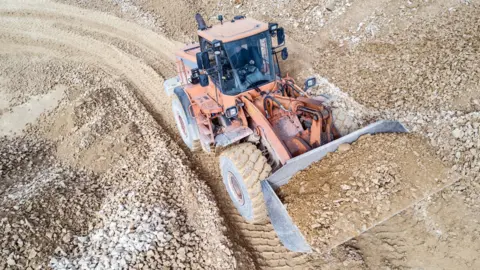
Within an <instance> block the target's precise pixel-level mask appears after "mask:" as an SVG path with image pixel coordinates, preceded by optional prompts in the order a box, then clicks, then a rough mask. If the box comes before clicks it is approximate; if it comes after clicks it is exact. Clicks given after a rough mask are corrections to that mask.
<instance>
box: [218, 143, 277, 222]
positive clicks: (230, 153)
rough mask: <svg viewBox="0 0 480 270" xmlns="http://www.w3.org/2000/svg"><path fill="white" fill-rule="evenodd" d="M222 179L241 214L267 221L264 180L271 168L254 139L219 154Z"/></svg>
mask: <svg viewBox="0 0 480 270" xmlns="http://www.w3.org/2000/svg"><path fill="white" fill-rule="evenodd" d="M220 170H221V172H222V178H223V183H224V184H225V188H226V189H227V191H228V194H229V195H230V199H232V202H233V204H234V205H235V207H236V208H237V210H238V212H239V213H240V215H241V216H242V217H243V218H244V219H245V220H246V221H247V222H248V223H253V224H264V223H265V222H266V221H268V214H267V208H266V205H265V201H264V199H263V192H262V186H261V183H260V182H261V181H262V180H263V179H265V178H267V177H268V176H269V175H270V172H271V171H272V168H271V167H270V165H269V164H268V163H267V159H266V158H265V157H264V156H263V155H262V152H261V151H260V150H259V149H257V148H256V147H255V145H253V144H251V143H242V144H238V145H235V146H233V147H231V148H229V149H227V150H225V151H224V152H222V154H221V155H220Z"/></svg>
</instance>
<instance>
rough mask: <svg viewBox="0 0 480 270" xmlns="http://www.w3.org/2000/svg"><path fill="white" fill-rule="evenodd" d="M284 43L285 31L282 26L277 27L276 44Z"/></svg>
mask: <svg viewBox="0 0 480 270" xmlns="http://www.w3.org/2000/svg"><path fill="white" fill-rule="evenodd" d="M284 43H285V31H284V30H283V27H280V28H278V29H277V44H278V46H281V45H283V44H284Z"/></svg>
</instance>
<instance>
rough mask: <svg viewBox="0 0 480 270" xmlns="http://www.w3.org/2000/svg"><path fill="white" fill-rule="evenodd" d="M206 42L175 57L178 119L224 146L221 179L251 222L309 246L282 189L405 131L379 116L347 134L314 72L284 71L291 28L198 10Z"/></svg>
mask: <svg viewBox="0 0 480 270" xmlns="http://www.w3.org/2000/svg"><path fill="white" fill-rule="evenodd" d="M195 19H196V21H197V24H198V42H197V43H194V44H190V45H187V46H186V47H185V48H183V49H182V50H180V51H179V52H177V53H176V67H177V72H178V74H177V76H175V77H173V78H171V79H168V80H166V81H165V84H164V87H165V91H166V92H167V94H168V95H169V96H171V97H172V110H173V115H174V117H175V122H176V125H177V128H178V131H179V133H180V136H181V137H182V139H183V142H184V143H185V144H186V145H187V146H188V148H189V149H190V150H191V151H193V152H195V151H206V152H211V151H218V149H222V151H221V154H220V155H219V156H220V158H219V163H220V169H221V174H222V178H223V182H224V184H225V187H226V190H227V191H228V193H229V195H230V197H231V199H232V202H233V204H234V205H235V207H236V208H237V210H238V212H239V213H240V214H241V216H243V217H244V219H245V220H246V221H247V222H250V223H255V224H265V222H268V221H270V222H271V223H272V225H273V227H274V228H275V231H276V233H277V235H278V237H279V239H280V240H281V242H282V243H283V245H284V246H285V247H287V248H288V249H290V250H292V251H297V252H309V251H311V248H310V246H309V244H308V243H307V242H306V241H305V238H304V236H303V235H302V233H301V232H300V231H299V230H298V228H297V227H296V226H295V224H294V223H293V222H292V219H291V218H290V216H289V215H288V213H287V211H286V209H285V207H284V205H283V204H282V202H281V201H280V200H279V198H278V196H277V195H276V194H275V192H274V190H275V189H277V188H278V187H280V186H282V185H284V184H286V183H288V180H289V179H290V178H291V177H292V176H293V175H294V174H295V173H296V172H298V171H299V170H302V169H305V168H306V167H308V166H309V165H310V164H311V163H313V162H316V161H318V160H320V159H321V158H322V157H324V156H325V155H326V154H327V153H329V152H333V151H335V150H336V149H337V148H338V146H339V145H340V144H343V143H351V142H354V141H355V140H357V139H358V138H359V137H360V136H361V135H363V134H374V133H383V132H407V130H406V129H405V128H404V127H403V125H402V124H400V123H399V122H396V121H380V122H376V123H373V124H371V125H369V126H366V127H364V128H362V129H359V130H356V131H353V132H349V131H347V130H345V129H344V127H343V126H342V123H341V121H339V120H340V119H339V118H338V119H337V117H336V115H335V113H334V110H332V108H330V107H329V106H328V105H327V102H326V101H327V98H325V97H322V96H321V97H312V96H310V95H309V94H308V90H309V88H311V87H314V86H315V85H316V79H315V78H314V77H311V78H308V79H307V80H306V81H305V82H304V83H303V84H301V85H300V84H297V83H296V82H295V81H294V79H293V78H291V77H289V76H288V75H286V76H283V74H282V72H281V70H280V65H279V61H280V60H279V58H280V59H281V60H286V59H287V58H288V51H287V48H286V47H285V33H284V29H283V28H281V27H279V26H278V24H277V23H263V22H260V21H257V20H254V19H251V18H246V17H245V16H235V17H234V18H233V19H231V20H228V21H227V20H224V18H223V16H219V17H218V20H219V23H218V24H216V25H213V26H207V24H206V23H205V21H204V19H203V18H202V17H201V15H199V14H197V15H196V18H195Z"/></svg>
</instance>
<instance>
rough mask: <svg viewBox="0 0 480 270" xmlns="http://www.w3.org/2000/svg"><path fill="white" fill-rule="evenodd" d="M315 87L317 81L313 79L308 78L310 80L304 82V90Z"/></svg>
mask: <svg viewBox="0 0 480 270" xmlns="http://www.w3.org/2000/svg"><path fill="white" fill-rule="evenodd" d="M315 85H317V79H316V78H315V77H310V78H308V79H306V80H305V88H304V90H307V89H308V88H312V87H314V86H315Z"/></svg>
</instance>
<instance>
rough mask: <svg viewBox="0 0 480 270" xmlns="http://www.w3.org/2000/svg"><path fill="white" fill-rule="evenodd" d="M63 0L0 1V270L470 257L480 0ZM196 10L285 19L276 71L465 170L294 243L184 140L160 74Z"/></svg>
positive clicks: (421, 262) (378, 263) (170, 70)
mask: <svg viewBox="0 0 480 270" xmlns="http://www.w3.org/2000/svg"><path fill="white" fill-rule="evenodd" d="M61 2H63V3H66V4H69V5H63V4H58V3H52V2H48V1H47V2H45V1H33V0H32V1H20V2H18V1H2V2H1V3H0V20H1V23H0V25H1V27H0V71H1V72H0V92H1V95H2V97H6V98H4V99H1V100H0V127H1V129H0V131H1V135H7V136H8V137H7V138H5V139H2V140H1V141H0V142H1V149H2V156H1V157H2V159H1V164H0V165H1V169H0V170H1V172H0V173H1V174H0V175H1V179H2V184H1V185H0V187H1V192H0V194H1V200H2V208H1V209H0V215H1V220H0V222H2V227H1V229H0V239H2V242H1V248H2V250H1V253H0V256H1V260H0V261H1V262H3V264H2V263H0V268H7V269H10V268H19V269H24V268H27V266H30V267H32V268H33V267H34V266H36V265H44V266H45V265H50V266H51V267H53V268H58V269H63V268H69V267H71V268H72V267H73V268H74V267H79V266H80V265H82V266H84V267H85V268H89V267H92V265H97V266H100V267H103V268H106V269H108V268H112V267H113V266H112V263H120V266H121V265H123V263H125V264H128V265H129V266H132V267H136V268H142V267H146V268H148V267H151V268H156V267H159V266H161V265H173V266H176V267H182V266H185V267H192V268H195V267H201V268H217V269H225V268H233V267H235V266H236V267H237V268H240V269H252V268H278V269H282V268H284V269H288V268H291V267H297V268H301V269H305V268H317V269H318V268H322V269H346V268H349V269H397V268H416V269H453V268H454V269H475V268H479V267H480V266H479V265H478V264H479V262H478V260H477V259H476V256H475V254H478V253H479V250H480V246H479V241H478V239H477V238H478V234H479V231H478V228H479V222H480V221H479V220H478V218H477V217H478V216H479V213H480V209H479V207H478V200H479V197H480V196H479V194H480V184H479V181H480V180H479V179H478V175H479V171H480V164H479V159H478V153H479V151H480V129H479V126H480V112H479V111H478V110H479V108H478V106H477V105H478V93H480V90H479V89H478V85H480V84H479V81H480V80H479V74H478V63H479V61H478V55H480V54H479V52H478V50H479V44H478V41H479V39H478V33H480V30H479V29H478V27H479V25H480V24H479V23H478V20H479V17H480V16H479V14H480V13H479V11H478V6H477V5H478V3H476V2H475V1H456V0H455V1H448V0H442V1H435V2H424V1H407V2H404V1H399V0H382V1H328V2H327V1H320V2H318V3H317V2H315V3H314V2H312V1H298V2H295V3H287V2H278V3H275V4H274V5H272V3H271V2H270V1H262V0H261V1H210V0H207V1H202V4H201V6H200V4H199V3H196V2H191V1H177V2H168V3H165V2H164V1H160V0H158V1H157V0H155V1H153V0H152V1H146V0H145V1H129V0H122V1H120V0H119V1H101V0H98V1H76V0H67V1H61ZM72 5H73V6H72ZM327 8H328V9H327ZM87 9H88V10H87ZM196 11H201V12H202V13H204V14H206V17H208V18H211V17H213V16H214V15H216V14H218V13H223V14H225V15H226V16H227V18H228V16H231V15H232V14H246V15H247V16H252V17H255V18H257V19H263V20H265V21H278V22H280V23H281V24H282V25H284V26H285V27H286V30H287V33H288V35H289V41H288V46H289V49H290V52H291V54H290V56H291V59H289V62H290V63H291V64H290V66H289V68H288V69H284V70H288V71H290V72H291V73H293V75H295V76H298V77H301V78H304V77H306V76H307V75H311V74H317V75H318V77H319V78H320V82H321V84H320V87H318V88H317V89H314V90H313V92H314V93H318V94H320V93H325V92H326V93H329V94H331V95H333V96H334V97H335V98H336V101H335V102H336V104H337V105H338V106H341V107H346V108H348V110H349V112H350V114H351V115H354V116H355V117H356V118H357V120H358V122H359V123H368V122H370V121H372V120H375V119H379V118H390V119H398V120H400V121H402V122H404V123H405V124H406V125H407V127H409V128H410V129H411V130H412V131H413V132H415V133H416V134H418V135H420V136H423V137H425V139H426V140H427V141H428V142H429V143H430V145H431V147H433V149H435V151H436V155H438V157H439V158H440V159H441V160H442V161H443V162H444V164H449V165H450V167H451V168H452V169H453V170H455V171H456V172H457V173H458V174H459V175H460V176H461V177H462V179H461V180H460V181H459V182H457V183H455V184H454V185H452V187H450V188H448V189H446V190H444V191H443V192H441V193H439V194H437V195H435V196H431V197H429V198H428V199H427V200H426V201H423V202H422V203H421V204H418V205H416V206H415V207H413V208H411V209H409V210H407V211H405V212H403V213H401V214H400V215H398V216H396V217H395V218H393V219H391V220H389V221H387V222H385V223H383V224H381V225H379V226H377V227H375V228H374V229H372V230H370V231H369V232H367V233H365V234H363V235H361V236H360V237H357V238H356V239H354V240H352V241H350V242H348V243H346V244H344V245H341V246H339V247H338V248H336V249H334V250H332V251H331V252H330V253H327V254H320V255H319V254H313V255H302V254H295V253H290V252H287V251H286V250H285V249H284V248H282V247H281V245H280V243H279V241H278V240H277V239H276V237H275V233H274V231H273V229H272V227H271V225H268V224H267V225H263V226H253V225H248V224H245V223H244V222H243V221H242V219H241V217H240V216H238V214H237V213H236V211H235V209H234V208H233V207H232V205H231V204H230V202H229V198H228V195H226V192H225V191H224V188H223V186H222V184H221V181H220V179H219V173H218V168H217V161H216V159H215V157H212V156H208V155H198V156H190V155H189V153H188V151H186V149H185V148H184V147H183V146H182V145H181V140H180V138H179V137H178V136H177V134H176V130H175V126H174V122H173V121H172V119H171V118H172V117H171V115H170V112H169V109H168V108H169V107H170V104H169V100H168V98H166V97H165V95H164V94H163V90H162V83H163V80H164V78H168V77H170V76H173V75H174V73H175V69H174V65H173V52H174V51H175V49H176V48H178V47H180V46H181V43H180V42H178V41H182V42H185V41H194V40H195V39H194V38H193V35H194V32H193V31H194V30H195V25H194V21H193V16H192V14H194V13H195V12H196ZM212 21H213V20H212V19H210V22H212ZM171 22H176V23H171ZM300 52H301V53H300ZM25 112H30V113H28V114H27V115H28V117H26V116H25ZM45 112H48V113H45ZM152 116H153V117H152ZM25 127H26V129H24V128H25ZM22 129H24V132H21V131H22ZM4 149H6V150H4ZM39 157H41V158H39ZM179 164H180V165H179ZM19 168H21V169H19ZM205 183H206V184H207V185H208V187H210V189H211V191H210V189H209V188H207V186H206V185H205ZM185 198H187V199H185ZM217 207H218V208H217ZM74 210H75V211H74ZM120 257H121V258H123V259H124V260H123V261H122V260H118V258H120Z"/></svg>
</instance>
